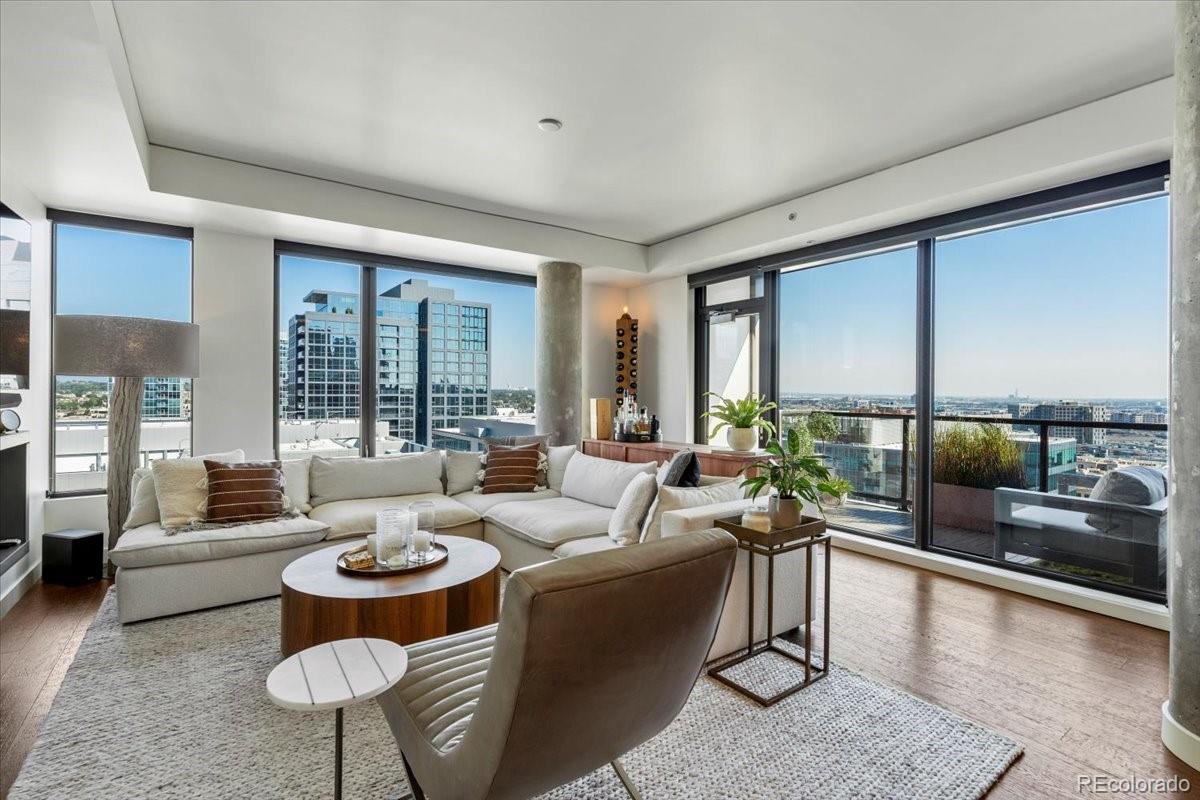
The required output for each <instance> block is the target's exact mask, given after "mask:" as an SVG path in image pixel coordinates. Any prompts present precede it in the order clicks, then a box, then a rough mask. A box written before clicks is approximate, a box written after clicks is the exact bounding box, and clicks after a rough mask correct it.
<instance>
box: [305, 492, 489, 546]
mask: <svg viewBox="0 0 1200 800" xmlns="http://www.w3.org/2000/svg"><path fill="white" fill-rule="evenodd" d="M419 500H427V501H429V502H431V503H433V514H434V526H435V527H436V528H437V529H438V530H443V529H445V528H454V527H457V526H459V525H466V524H467V523H469V522H476V521H477V520H478V519H479V515H478V514H476V513H475V512H474V511H472V510H471V509H469V508H467V507H466V506H464V505H463V504H462V503H459V502H456V501H454V500H452V499H450V498H449V497H446V495H444V494H441V493H440V492H426V493H424V494H407V495H399V496H396V497H369V498H362V499H357V500H334V501H333V502H332V503H322V504H321V505H319V506H317V507H315V508H314V509H313V510H312V511H310V512H309V514H308V516H309V517H311V518H312V519H315V520H320V521H321V522H325V523H328V524H329V536H328V537H327V538H329V539H344V538H346V537H349V536H366V535H367V534H368V533H374V532H375V514H376V513H378V512H380V511H383V510H384V509H385V508H402V507H404V506H407V505H408V504H409V503H415V502H417V501H419Z"/></svg>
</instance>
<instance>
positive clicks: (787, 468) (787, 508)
mask: <svg viewBox="0 0 1200 800" xmlns="http://www.w3.org/2000/svg"><path fill="white" fill-rule="evenodd" d="M767 452H768V453H769V454H770V455H771V458H769V459H767V460H766V461H759V462H757V463H754V464H749V465H747V466H746V467H744V468H743V469H742V472H743V473H747V474H748V475H749V476H748V477H747V478H746V480H744V481H742V488H743V489H748V490H749V494H750V496H751V497H753V498H757V497H758V495H759V494H760V493H761V492H762V490H763V489H768V488H769V489H772V490H774V491H773V492H772V494H771V499H770V505H769V506H768V509H767V511H768V514H769V515H770V517H771V525H772V526H773V527H775V528H794V527H796V526H797V525H799V524H800V519H801V514H800V512H801V509H802V508H803V502H804V501H805V500H807V501H808V502H810V503H812V504H814V505H815V506H816V507H817V509H818V510H819V511H820V512H821V515H822V516H824V514H825V510H824V508H822V506H821V495H822V493H824V494H830V495H836V494H837V493H838V487H836V486H834V484H833V482H832V481H831V479H830V475H829V469H828V467H826V466H825V465H824V464H822V463H821V459H820V458H818V457H817V456H814V455H805V454H804V452H803V450H802V447H801V438H800V434H799V433H797V432H796V430H795V429H792V430H789V431H788V433H787V447H784V446H783V444H781V443H780V441H779V440H778V439H772V440H771V441H770V442H768V443H767ZM750 472H753V474H749V473H750Z"/></svg>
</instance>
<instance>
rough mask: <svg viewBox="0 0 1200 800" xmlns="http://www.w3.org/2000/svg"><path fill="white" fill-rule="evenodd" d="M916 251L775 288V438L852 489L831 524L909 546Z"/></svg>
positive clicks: (795, 275)
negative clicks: (795, 436) (796, 440)
mask: <svg viewBox="0 0 1200 800" xmlns="http://www.w3.org/2000/svg"><path fill="white" fill-rule="evenodd" d="M916 285H917V277H916V249H915V248H914V247H911V246H908V247H901V248H898V249H894V250H890V251H888V252H883V253H874V254H869V255H864V256H859V257H857V258H849V259H845V260H840V261H834V262H831V263H827V264H820V265H815V266H809V267H805V268H800V269H794V270H785V271H783V274H782V275H781V276H780V279H779V318H780V322H779V403H780V408H781V412H780V414H781V419H782V423H783V426H782V427H783V429H784V430H785V431H786V430H788V429H791V428H795V429H796V430H797V431H798V432H799V433H800V435H801V439H802V441H803V442H804V443H805V447H806V448H807V449H811V450H812V452H814V453H816V454H817V455H820V456H821V457H823V458H824V459H825V463H826V464H827V465H828V466H829V468H830V469H831V470H832V471H833V472H834V474H835V475H836V476H837V477H840V478H844V479H845V480H847V481H849V482H850V483H851V484H852V485H853V487H854V488H853V491H852V492H851V494H850V495H849V497H848V498H846V500H845V502H843V503H841V504H840V505H831V506H830V507H829V508H827V509H826V514H827V515H828V516H829V518H830V519H831V520H836V521H837V522H838V523H839V524H842V525H844V526H845V527H847V528H849V529H853V530H864V531H868V532H871V533H876V534H879V535H883V536H888V537H891V538H896V539H904V540H908V541H912V539H913V521H912V507H913V493H912V484H913V481H914V480H915V475H914V473H913V471H912V470H911V469H910V467H911V459H910V458H909V455H908V450H909V444H908V443H910V442H911V438H912V437H911V431H912V426H911V416H912V413H913V404H914V397H913V395H914V392H915V391H916V386H915V375H916V363H917V362H916V353H915V350H914V347H915V341H916V336H915V329H916V317H915V314H914V304H915V302H916Z"/></svg>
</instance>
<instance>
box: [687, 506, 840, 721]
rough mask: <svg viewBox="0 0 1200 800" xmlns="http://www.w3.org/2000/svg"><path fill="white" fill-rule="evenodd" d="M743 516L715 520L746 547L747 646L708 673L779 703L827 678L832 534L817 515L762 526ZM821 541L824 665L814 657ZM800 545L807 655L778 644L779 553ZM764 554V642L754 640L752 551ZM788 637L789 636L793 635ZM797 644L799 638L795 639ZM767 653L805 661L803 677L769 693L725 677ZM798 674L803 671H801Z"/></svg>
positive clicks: (754, 696)
mask: <svg viewBox="0 0 1200 800" xmlns="http://www.w3.org/2000/svg"><path fill="white" fill-rule="evenodd" d="M741 523H742V518H741V516H740V515H739V516H736V517H723V518H721V519H717V520H715V521H714V523H713V524H714V525H715V526H716V527H718V528H720V529H722V530H725V531H729V532H730V533H732V534H733V535H734V536H736V537H737V540H738V548H739V549H742V550H745V551H746V563H747V573H748V575H749V583H748V591H749V597H748V602H747V608H748V613H747V617H748V619H747V626H748V635H747V638H746V642H747V645H746V652H745V654H744V655H741V656H738V657H737V658H735V659H733V660H731V661H726V662H725V663H723V664H720V665H718V666H715V667H713V668H711V669H710V670H709V671H708V674H709V675H710V676H711V677H713V678H715V679H716V680H718V681H720V682H721V683H723V684H725V685H726V686H728V687H729V688H731V689H733V690H734V691H736V692H738V693H740V694H742V695H745V696H746V697H749V698H750V699H751V700H754V701H755V702H757V703H759V704H760V705H763V706H770V705H774V704H775V703H778V702H779V701H780V700H783V699H784V698H786V697H790V696H791V695H793V694H795V693H796V692H798V691H800V690H801V689H803V688H805V687H806V686H810V685H812V684H813V683H816V682H817V681H819V680H821V679H822V678H824V677H825V676H826V675H828V674H829V663H830V662H829V555H830V541H831V537H830V536H829V534H828V533H827V532H826V530H825V520H823V519H817V518H815V517H804V518H803V520H802V521H801V523H800V525H798V526H796V527H794V528H772V529H771V530H770V531H765V532H764V531H759V530H755V529H753V528H747V527H745V526H743V525H742V524H741ZM819 546H823V547H824V548H825V550H824V556H825V568H824V572H825V583H824V589H823V592H824V604H823V620H824V624H823V627H822V639H823V641H822V648H821V651H820V665H819V666H818V665H817V664H816V663H814V660H813V650H812V644H813V642H812V638H813V637H812V617H813V583H812V578H813V549H814V548H816V547H819ZM797 550H804V552H805V556H804V620H805V623H804V637H803V647H804V655H803V656H799V655H797V654H795V653H794V652H790V651H788V650H784V649H783V648H781V647H778V646H777V645H776V644H775V634H774V632H773V631H774V625H775V613H774V606H775V558H776V557H777V556H781V555H785V554H787V553H793V552H795V551H797ZM756 555H760V556H763V557H765V558H766V559H767V638H766V641H765V642H755V640H754V561H755V559H754V556H756ZM788 641H791V640H790V639H789V640H788ZM797 644H798V643H797ZM764 653H777V654H778V655H780V656H783V657H785V658H788V659H790V660H792V661H794V662H796V664H798V665H802V666H803V667H804V678H803V679H802V680H799V681H797V682H796V683H793V684H791V685H789V686H788V687H786V688H784V689H782V690H780V691H778V692H776V693H775V694H773V695H771V696H770V697H763V696H762V695H760V694H758V693H757V692H755V691H754V690H753V689H750V688H749V687H746V686H743V685H742V684H740V683H738V682H737V681H735V680H733V679H731V678H729V677H727V676H726V675H724V674H723V673H724V672H726V671H728V670H729V669H731V668H733V667H736V666H737V665H739V664H744V663H745V662H747V661H749V660H751V659H754V658H758V657H759V656H761V655H763V654H764ZM797 677H799V676H797Z"/></svg>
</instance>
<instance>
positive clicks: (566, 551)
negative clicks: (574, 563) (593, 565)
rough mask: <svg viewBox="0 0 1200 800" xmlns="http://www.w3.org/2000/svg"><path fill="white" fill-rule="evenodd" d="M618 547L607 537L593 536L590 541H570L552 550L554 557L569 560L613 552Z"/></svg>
mask: <svg viewBox="0 0 1200 800" xmlns="http://www.w3.org/2000/svg"><path fill="white" fill-rule="evenodd" d="M620 546H621V545H619V544H617V543H616V542H614V541H613V540H612V539H610V538H609V537H607V536H593V537H591V538H590V539H572V540H571V541H569V542H567V543H566V544H561V545H559V546H558V547H556V548H554V557H555V558H570V557H571V556H585V555H587V554H588V553H599V552H602V551H604V550H615V549H616V548H618V547H620Z"/></svg>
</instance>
